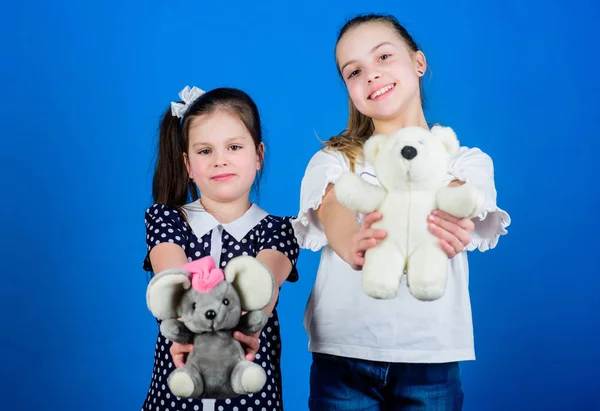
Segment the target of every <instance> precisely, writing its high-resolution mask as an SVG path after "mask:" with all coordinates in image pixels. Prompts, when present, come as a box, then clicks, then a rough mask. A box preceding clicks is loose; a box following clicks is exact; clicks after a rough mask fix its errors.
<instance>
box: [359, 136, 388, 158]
mask: <svg viewBox="0 0 600 411" xmlns="http://www.w3.org/2000/svg"><path fill="white" fill-rule="evenodd" d="M386 138H387V136H386V135H383V134H376V135H374V136H372V137H370V138H369V139H368V140H367V141H365V146H364V147H363V155H364V157H365V160H366V161H367V162H369V163H371V164H374V163H375V160H376V159H377V154H379V147H380V146H381V143H383V142H384V141H385V139H386Z"/></svg>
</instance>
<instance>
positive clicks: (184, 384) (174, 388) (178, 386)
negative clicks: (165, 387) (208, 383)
mask: <svg viewBox="0 0 600 411" xmlns="http://www.w3.org/2000/svg"><path fill="white" fill-rule="evenodd" d="M197 382H198V381H197ZM200 383H201V381H200ZM168 384H169V389H170V390H171V392H172V393H173V394H174V395H175V396H177V397H182V398H190V397H198V396H200V395H202V391H203V387H202V386H201V384H198V383H194V379H193V378H192V377H191V376H190V375H189V374H188V373H187V372H185V370H182V369H178V370H175V371H173V372H172V373H171V375H170V376H169V380H168Z"/></svg>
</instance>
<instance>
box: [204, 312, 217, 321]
mask: <svg viewBox="0 0 600 411" xmlns="http://www.w3.org/2000/svg"><path fill="white" fill-rule="evenodd" d="M204 315H205V316H206V318H208V319H209V320H214V318H215V317H216V316H217V313H216V312H215V310H208V311H207V312H206V314H204Z"/></svg>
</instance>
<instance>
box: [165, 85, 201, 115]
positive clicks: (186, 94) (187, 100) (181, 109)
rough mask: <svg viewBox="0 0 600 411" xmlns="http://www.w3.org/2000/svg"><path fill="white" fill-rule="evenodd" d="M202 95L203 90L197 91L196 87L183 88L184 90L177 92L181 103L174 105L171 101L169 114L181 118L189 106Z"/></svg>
mask: <svg viewBox="0 0 600 411" xmlns="http://www.w3.org/2000/svg"><path fill="white" fill-rule="evenodd" d="M204 93H205V92H204V90H202V89H199V88H198V87H196V86H194V87H192V88H190V86H185V87H184V89H183V90H181V91H180V92H179V98H180V99H181V100H182V101H183V103H176V102H174V101H172V102H171V114H172V115H174V116H177V117H179V118H182V117H183V115H184V114H185V112H186V111H187V110H188V109H189V108H190V105H191V104H192V103H193V102H194V101H196V99H197V98H198V97H200V96H201V95H202V94H204Z"/></svg>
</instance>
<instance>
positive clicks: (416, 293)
mask: <svg viewBox="0 0 600 411" xmlns="http://www.w3.org/2000/svg"><path fill="white" fill-rule="evenodd" d="M409 291H410V293H411V295H412V296H413V297H415V298H416V299H417V300H421V301H434V300H437V299H439V298H442V297H443V296H444V293H445V292H446V288H445V287H444V286H443V285H440V284H420V285H418V286H417V285H410V286H409Z"/></svg>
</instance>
